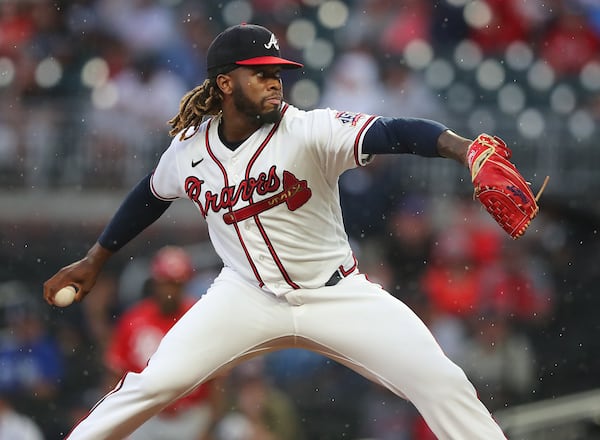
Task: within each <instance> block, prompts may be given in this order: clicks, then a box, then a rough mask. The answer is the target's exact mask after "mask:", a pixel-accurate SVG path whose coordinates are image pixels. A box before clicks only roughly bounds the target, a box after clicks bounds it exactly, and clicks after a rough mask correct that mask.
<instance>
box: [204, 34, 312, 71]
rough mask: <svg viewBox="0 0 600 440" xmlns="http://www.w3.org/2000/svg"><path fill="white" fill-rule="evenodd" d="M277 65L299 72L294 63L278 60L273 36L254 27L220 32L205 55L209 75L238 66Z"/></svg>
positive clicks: (275, 41)
mask: <svg viewBox="0 0 600 440" xmlns="http://www.w3.org/2000/svg"><path fill="white" fill-rule="evenodd" d="M264 64H273V65H279V66H281V67H282V68H284V69H299V68H301V67H303V66H302V64H300V63H296V62H295V61H290V60H286V59H285V58H281V53H280V51H279V43H278V41H277V38H276V37H275V34H273V32H271V31H270V30H268V29H267V28H265V27H263V26H259V25H256V24H245V23H244V24H239V25H236V26H231V27H229V28H227V29H225V30H224V31H223V32H221V33H220V34H219V35H217V37H216V38H215V39H214V40H213V42H212V43H211V44H210V46H209V48H208V52H207V54H206V68H207V70H208V74H209V76H216V75H218V74H220V73H226V72H228V71H230V70H233V69H235V68H236V67H237V66H257V65H264Z"/></svg>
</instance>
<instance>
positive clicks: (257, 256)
mask: <svg viewBox="0 0 600 440" xmlns="http://www.w3.org/2000/svg"><path fill="white" fill-rule="evenodd" d="M207 66H208V75H207V79H206V80H205V81H204V83H203V84H201V85H200V86H198V87H196V88H194V89H193V90H191V91H190V92H189V93H187V94H186V95H185V96H184V97H183V98H182V100H181V105H180V111H179V114H178V115H177V116H175V117H174V118H173V119H172V120H171V121H170V124H171V127H172V130H171V134H172V135H173V140H172V143H171V145H170V146H169V148H168V149H167V150H166V151H165V152H164V154H163V155H162V157H161V158H160V161H159V163H158V165H157V166H156V168H155V169H154V170H153V171H152V172H151V173H150V174H149V175H148V176H147V177H146V178H144V179H143V180H142V181H141V182H139V184H138V185H137V186H135V187H134V188H133V189H132V190H131V192H130V193H129V195H128V196H127V197H126V198H125V200H124V201H123V203H122V205H121V207H120V208H119V209H118V210H117V212H116V213H115V215H114V217H113V218H112V219H111V221H110V222H109V223H108V225H107V226H106V228H105V229H104V231H103V232H102V234H101V235H100V237H99V239H98V241H97V243H95V244H94V245H93V246H92V248H91V249H90V250H89V251H88V253H87V255H86V256H85V257H83V258H82V259H81V260H79V261H77V262H75V263H73V264H71V265H69V266H66V267H64V268H62V269H61V270H59V271H58V272H57V273H56V274H55V275H54V276H53V277H51V278H50V279H49V280H48V281H46V282H45V283H44V297H45V299H46V301H47V302H48V303H49V304H53V297H54V295H55V293H56V292H57V291H58V290H59V289H61V288H62V287H64V286H66V285H73V286H75V287H76V288H77V296H76V300H78V301H80V300H82V299H83V298H84V297H85V295H86V294H87V293H88V292H89V291H90V290H91V289H92V287H93V285H94V283H95V280H96V278H97V276H98V274H99V272H100V271H101V269H102V267H103V265H104V263H105V262H106V261H107V260H108V259H109V258H110V256H111V255H112V254H113V253H114V252H117V251H118V250H119V249H120V248H121V247H123V246H124V245H125V244H126V243H128V242H129V241H130V240H131V239H133V238H134V237H136V236H137V235H138V234H140V233H141V232H142V231H143V230H144V229H145V228H146V227H147V226H149V225H150V224H152V223H153V222H154V221H156V220H157V219H158V218H159V217H160V216H161V215H162V214H163V213H164V212H165V211H166V210H167V209H168V207H169V206H170V204H171V203H172V202H173V201H175V200H177V199H184V198H185V199H189V200H190V201H191V202H192V203H193V204H194V205H195V206H196V207H197V209H198V217H199V220H200V217H202V218H203V219H204V220H205V221H206V222H207V225H208V229H209V234H210V238H211V241H212V244H213V246H214V248H215V250H216V251H217V253H218V254H219V256H220V257H221V259H222V260H223V268H222V270H221V272H220V274H219V275H218V277H217V278H216V279H215V281H214V283H213V284H212V285H211V287H210V288H209V289H208V291H207V293H206V294H205V295H203V296H202V297H201V299H200V300H198V301H197V302H196V304H195V305H194V306H193V307H192V308H191V309H190V310H189V311H188V312H187V313H186V314H185V315H184V316H183V317H182V318H181V319H180V320H179V321H178V322H177V323H176V324H175V325H174V326H173V327H172V328H171V330H170V331H169V332H168V333H167V334H166V335H165V336H164V338H163V339H162V342H161V343H160V345H159V347H158V348H157V350H156V351H155V352H154V354H153V355H152V357H151V358H150V361H149V362H148V365H147V366H146V368H144V370H142V371H141V372H137V373H134V372H130V373H128V374H126V375H125V376H124V378H123V379H122V380H121V381H120V382H119V384H118V385H117V386H116V388H115V389H114V390H113V391H112V392H110V393H109V394H107V395H106V396H105V397H104V398H103V399H102V400H101V401H100V402H98V403H97V404H96V405H95V406H94V408H92V409H91V411H90V413H89V415H88V416H87V417H86V418H85V419H83V420H81V422H80V423H79V424H77V426H75V427H74V429H73V431H72V432H71V433H70V434H69V436H68V438H69V439H70V440H100V439H122V438H124V437H126V436H127V435H129V434H130V433H131V432H133V431H134V430H135V429H136V428H137V427H138V426H140V425H141V424H142V423H143V422H144V421H146V420H147V419H149V418H150V417H152V416H153V415H155V414H157V413H158V412H160V411H161V410H162V409H163V408H165V407H167V406H168V405H169V404H170V403H171V402H173V401H174V400H175V399H179V398H181V397H182V396H185V395H186V394H188V393H190V392H192V391H193V390H194V389H195V388H196V387H198V386H199V385H201V384H203V383H205V382H206V381H208V380H210V379H211V378H213V377H215V376H218V375H219V373H220V372H222V371H224V369H227V368H229V367H231V366H234V365H236V364H239V363H241V362H243V361H244V360H245V359H248V358H250V357H253V356H258V355H262V354H264V353H267V352H270V351H273V350H278V349H282V348H291V347H296V348H303V349H309V350H313V351H315V352H317V353H320V354H322V355H325V356H328V357H330V358H331V359H334V360H335V361H337V362H340V363H342V364H344V365H346V366H348V367H349V368H351V369H353V370H354V371H356V372H358V373H360V374H362V375H363V376H365V377H367V378H369V379H370V380H372V381H374V382H376V383H378V384H381V385H383V386H385V387H387V388H388V389H389V390H391V391H392V392H394V393H395V394H396V395H398V396H400V397H402V398H405V399H408V400H409V401H411V402H412V403H413V404H414V405H415V407H416V408H417V409H418V410H419V412H420V413H421V414H422V415H423V417H424V419H425V420H426V421H427V424H428V425H429V427H430V428H431V429H432V431H433V432H434V433H435V434H436V436H437V437H438V438H440V439H454V440H456V439H465V440H475V439H482V440H492V439H503V438H505V437H504V434H503V433H502V431H501V429H500V428H499V426H498V425H497V424H496V422H495V421H494V419H493V418H492V416H491V415H490V413H489V411H488V410H487V409H486V408H485V407H484V405H483V404H482V403H481V402H480V401H479V400H478V398H477V395H476V392H475V390H474V388H473V386H472V385H471V383H470V382H469V380H468V379H467V377H466V376H465V374H464V373H463V371H462V370H461V369H460V368H459V367H458V366H457V365H455V364H454V363H453V362H452V361H450V359H448V358H447V357H446V356H445V354H444V353H443V352H442V350H441V349H440V347H439V345H438V344H437V343H436V341H435V339H434V338H433V336H432V334H431V333H430V331H429V330H428V329H427V327H426V326H425V325H424V323H423V322H422V321H421V320H420V319H419V318H418V317H417V316H416V315H415V313H413V311H411V310H410V309H409V308H408V307H407V306H406V305H405V304H404V303H402V302H401V301H400V300H398V299H396V298H394V297H393V296H392V295H391V294H389V293H388V292H386V291H384V290H383V289H382V287H381V286H379V285H377V284H374V283H372V282H370V281H369V280H368V279H367V278H366V277H365V275H364V274H363V273H361V272H360V269H359V266H358V262H357V260H356V258H355V256H354V255H353V252H352V249H351V247H350V245H349V242H348V237H347V235H346V233H345V231H344V226H343V219H342V211H341V208H340V203H339V195H338V178H339V176H340V175H341V174H342V173H343V172H344V171H346V170H348V169H351V168H353V167H362V166H366V165H368V164H369V162H370V161H371V159H372V158H373V156H374V155H378V154H401V153H412V154H418V155H420V156H424V157H440V156H441V157H448V158H451V159H454V160H456V161H458V162H459V163H461V164H463V165H464V166H465V167H468V168H469V170H470V171H471V175H472V180H473V183H474V186H475V195H476V198H477V199H478V200H479V201H480V202H481V203H483V205H484V206H485V207H486V208H487V209H488V211H489V212H490V213H491V215H492V216H494V218H495V219H496V220H497V221H498V223H499V224H500V226H502V227H503V228H504V229H505V230H506V232H507V233H508V234H510V235H511V236H512V237H515V238H516V237H519V236H520V235H522V234H523V233H524V232H525V230H526V228H527V226H528V225H529V222H530V221H531V220H532V219H533V218H534V216H535V215H536V213H537V212H538V206H537V203H536V199H535V198H534V197H533V195H532V194H531V191H530V189H529V186H528V185H527V183H525V181H524V180H523V178H522V177H521V175H520V174H519V173H518V171H517V170H516V168H515V167H514V165H513V164H512V163H511V162H510V161H509V159H510V151H509V150H508V148H507V147H506V145H505V144H504V142H502V141H501V140H500V139H499V138H496V137H493V136H488V135H485V134H482V135H481V136H479V137H478V138H477V139H475V140H474V141H472V140H469V139H465V138H463V137H461V136H459V135H457V134H455V133H454V132H452V131H451V130H449V129H448V128H447V127H445V126H444V125H442V124H440V123H438V122H434V121H430V120H425V119H414V118H392V117H381V116H377V115H369V114H362V113H351V112H347V111H343V109H342V110H332V109H316V110H312V111H302V110H300V109H297V108H295V107H293V106H292V105H289V104H288V103H286V102H284V101H283V89H282V81H281V76H280V73H281V71H282V70H284V69H296V68H301V67H302V65H301V64H299V63H296V62H293V61H290V60H287V59H284V58H282V57H281V54H280V51H279V45H278V41H277V38H276V36H275V35H274V34H273V33H272V32H270V31H269V30H268V29H266V28H264V27H261V26H257V25H250V24H243V25H238V26H233V27H231V28H228V29H227V30H225V31H224V32H222V33H221V34H219V35H218V36H217V37H216V38H215V40H214V41H213V42H212V44H211V46H210V48H209V49H208V53H207Z"/></svg>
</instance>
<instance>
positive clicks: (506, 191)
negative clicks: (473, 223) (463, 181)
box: [467, 134, 541, 239]
mask: <svg viewBox="0 0 600 440" xmlns="http://www.w3.org/2000/svg"><path fill="white" fill-rule="evenodd" d="M511 154H512V153H511V151H510V149H509V148H508V147H507V146H506V144H505V143H504V141H502V139H500V138H498V137H492V136H489V135H487V134H480V135H479V136H478V137H477V139H475V140H474V141H473V142H472V143H471V145H470V146H469V150H468V151H467V160H468V163H469V169H470V170H471V180H472V181H473V186H474V188H475V192H474V197H475V198H476V199H477V200H479V201H480V202H481V203H482V204H483V206H484V207H485V209H486V210H487V211H488V212H489V213H490V215H491V216H492V217H493V218H494V220H496V222H498V224H499V225H500V226H502V228H503V229H504V230H505V231H506V232H507V233H508V234H509V235H510V236H511V237H512V238H515V239H516V238H519V237H520V236H522V235H523V234H524V233H525V231H526V230H527V227H528V226H529V224H530V223H531V220H533V219H534V218H535V216H536V215H537V213H538V211H539V207H538V204H537V198H536V197H534V195H533V193H532V192H531V189H530V188H529V184H528V183H527V182H526V181H525V179H524V178H523V176H521V174H520V173H519V171H518V170H517V168H516V167H515V166H514V165H513V164H512V163H511V162H510V160H509V159H510V157H511ZM540 193H541V191H540Z"/></svg>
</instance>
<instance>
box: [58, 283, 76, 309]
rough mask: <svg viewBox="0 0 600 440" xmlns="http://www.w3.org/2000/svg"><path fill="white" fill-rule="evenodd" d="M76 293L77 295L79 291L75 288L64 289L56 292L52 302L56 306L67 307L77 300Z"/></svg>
mask: <svg viewBox="0 0 600 440" xmlns="http://www.w3.org/2000/svg"><path fill="white" fill-rule="evenodd" d="M76 293H77V290H75V287H73V286H67V287H63V288H62V289H60V290H59V291H58V292H56V294H55V295H54V299H53V300H52V302H53V303H54V305H55V306H58V307H67V306H68V305H70V304H71V303H72V302H73V300H74V299H75V294H76Z"/></svg>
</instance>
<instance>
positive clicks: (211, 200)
mask: <svg viewBox="0 0 600 440" xmlns="http://www.w3.org/2000/svg"><path fill="white" fill-rule="evenodd" d="M275 171H276V167H275V165H273V166H272V167H271V168H270V169H269V171H268V173H265V172H261V173H260V174H259V175H258V176H257V177H248V178H247V179H244V180H242V181H241V182H240V183H239V185H230V186H226V187H224V188H223V189H222V190H221V191H220V192H219V193H216V194H215V193H213V192H212V191H210V190H207V191H206V192H205V193H204V201H202V200H200V197H201V194H202V185H203V184H204V180H201V179H199V178H197V177H195V176H189V177H188V178H187V179H185V192H186V193H187V196H188V197H189V198H190V200H192V201H193V202H194V203H196V205H198V206H199V207H200V211H201V212H202V215H203V216H206V214H207V213H208V210H209V209H211V210H212V211H213V212H219V211H220V210H222V209H229V208H233V207H234V206H235V204H236V203H237V202H238V201H239V200H243V201H249V200H251V199H252V196H253V195H254V194H255V193H256V194H258V195H265V194H269V193H273V192H275V191H277V190H278V189H279V187H280V185H281V181H280V179H279V177H277V174H276V172H275Z"/></svg>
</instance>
